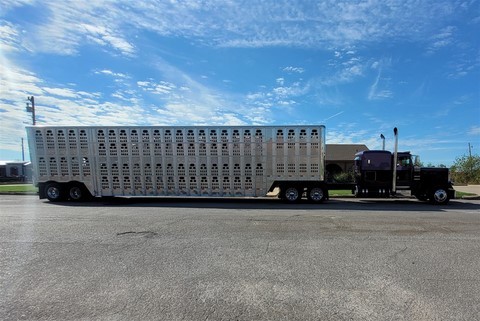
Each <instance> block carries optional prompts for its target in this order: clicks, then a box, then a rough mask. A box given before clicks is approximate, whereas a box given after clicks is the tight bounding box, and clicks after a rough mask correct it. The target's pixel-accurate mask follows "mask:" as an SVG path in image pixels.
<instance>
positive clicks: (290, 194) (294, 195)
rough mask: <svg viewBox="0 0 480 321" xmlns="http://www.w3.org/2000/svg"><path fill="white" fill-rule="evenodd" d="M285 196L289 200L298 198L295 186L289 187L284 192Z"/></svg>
mask: <svg viewBox="0 0 480 321" xmlns="http://www.w3.org/2000/svg"><path fill="white" fill-rule="evenodd" d="M285 197H286V198H287V200H289V201H296V200H297V199H298V191H297V189H296V188H289V189H287V190H286V192H285Z"/></svg>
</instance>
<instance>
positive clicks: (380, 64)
mask: <svg viewBox="0 0 480 321" xmlns="http://www.w3.org/2000/svg"><path fill="white" fill-rule="evenodd" d="M390 64H391V61H390V60H389V59H384V60H382V61H376V62H374V63H373V64H372V69H374V70H377V75H376V77H375V80H374V82H373V84H372V85H371V86H370V90H369V91H368V99H369V100H381V99H387V98H391V97H392V96H393V92H392V91H391V90H389V89H387V88H386V86H388V85H387V84H386V82H387V80H386V79H384V78H383V77H382V73H383V69H384V68H386V67H388V66H390Z"/></svg>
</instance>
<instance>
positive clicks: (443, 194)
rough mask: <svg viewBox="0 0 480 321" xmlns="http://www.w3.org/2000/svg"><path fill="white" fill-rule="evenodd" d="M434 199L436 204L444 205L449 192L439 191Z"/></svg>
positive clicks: (434, 194) (434, 195)
mask: <svg viewBox="0 0 480 321" xmlns="http://www.w3.org/2000/svg"><path fill="white" fill-rule="evenodd" d="M433 198H434V199H435V202H438V203H443V202H445V201H446V200H447V192H446V191H445V190H443V189H437V190H436V191H435V193H433Z"/></svg>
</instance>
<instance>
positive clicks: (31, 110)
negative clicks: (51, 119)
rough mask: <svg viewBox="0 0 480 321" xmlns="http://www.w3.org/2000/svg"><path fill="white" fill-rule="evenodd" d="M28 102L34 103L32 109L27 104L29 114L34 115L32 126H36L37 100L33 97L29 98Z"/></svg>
mask: <svg viewBox="0 0 480 321" xmlns="http://www.w3.org/2000/svg"><path fill="white" fill-rule="evenodd" d="M27 100H28V101H30V102H31V103H32V106H31V107H30V104H29V103H27V112H28V113H32V124H33V125H35V123H36V121H35V98H34V97H33V96H30V97H27Z"/></svg>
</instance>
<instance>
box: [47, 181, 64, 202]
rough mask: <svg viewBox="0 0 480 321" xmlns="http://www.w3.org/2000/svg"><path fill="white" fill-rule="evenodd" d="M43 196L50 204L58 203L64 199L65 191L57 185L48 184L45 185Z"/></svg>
mask: <svg viewBox="0 0 480 321" xmlns="http://www.w3.org/2000/svg"><path fill="white" fill-rule="evenodd" d="M45 195H46V196H47V199H48V200H49V201H50V202H60V201H63V200H64V199H65V190H64V188H63V187H62V186H61V185H60V184H58V183H55V182H53V183H48V184H46V185H45Z"/></svg>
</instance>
